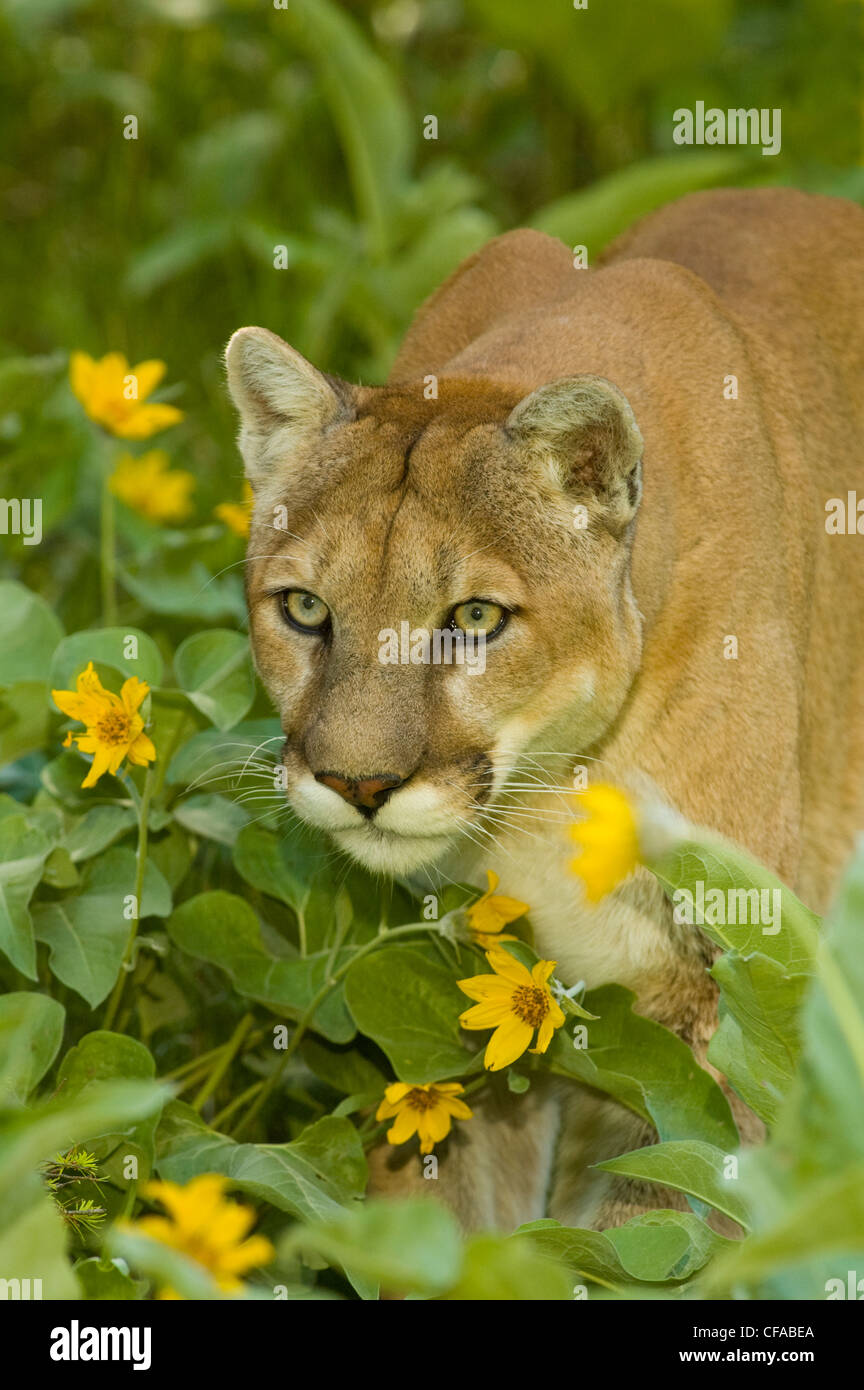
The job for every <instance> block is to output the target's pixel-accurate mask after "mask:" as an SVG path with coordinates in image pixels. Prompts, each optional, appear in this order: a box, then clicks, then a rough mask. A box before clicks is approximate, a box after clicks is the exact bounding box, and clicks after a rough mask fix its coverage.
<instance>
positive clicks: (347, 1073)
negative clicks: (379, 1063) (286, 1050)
mask: <svg viewBox="0 0 864 1390" xmlns="http://www.w3.org/2000/svg"><path fill="white" fill-rule="evenodd" d="M300 1054H301V1056H302V1058H303V1061H304V1062H305V1063H306V1065H307V1067H308V1068H309V1070H310V1071H311V1072H313V1073H314V1075H315V1076H317V1077H318V1078H319V1080H321V1081H326V1082H327V1084H328V1086H332V1087H333V1089H334V1090H336V1091H341V1092H342V1093H343V1095H346V1096H354V1095H359V1094H361V1093H368V1094H375V1095H377V1096H381V1095H383V1093H384V1088H385V1086H387V1085H388V1084H389V1079H388V1077H386V1076H385V1075H384V1074H383V1072H381V1071H379V1070H378V1068H377V1067H376V1066H375V1064H374V1063H373V1062H370V1061H369V1059H368V1057H364V1056H363V1053H362V1052H360V1051H359V1050H358V1049H357V1048H356V1047H334V1046H333V1045H332V1044H331V1043H325V1042H322V1041H321V1039H320V1038H315V1037H311V1036H310V1037H306V1038H304V1039H303V1042H302V1043H301V1045H300Z"/></svg>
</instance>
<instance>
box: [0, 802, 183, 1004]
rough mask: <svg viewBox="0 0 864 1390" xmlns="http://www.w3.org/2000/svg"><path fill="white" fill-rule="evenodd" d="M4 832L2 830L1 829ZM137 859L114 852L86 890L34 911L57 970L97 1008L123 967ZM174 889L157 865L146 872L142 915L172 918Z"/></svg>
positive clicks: (96, 865)
mask: <svg viewBox="0 0 864 1390" xmlns="http://www.w3.org/2000/svg"><path fill="white" fill-rule="evenodd" d="M0 828H2V827H0ZM135 873H136V856H135V854H134V853H133V851H132V850H131V849H112V850H109V851H108V853H107V854H105V855H103V856H102V858H100V859H95V860H93V861H92V862H91V864H90V865H89V866H88V869H87V871H86V873H85V875H84V878H83V881H82V885H81V889H80V892H77V893H75V894H72V895H71V896H70V897H67V898H63V899H62V900H61V901H60V902H53V903H38V904H37V905H36V906H35V908H34V910H33V920H34V930H35V933H36V937H37V940H39V941H43V942H45V944H46V945H47V946H48V948H49V951H50V954H51V969H52V971H53V973H54V974H55V975H56V976H57V978H58V980H62V981H63V983H64V984H66V985H69V987H70V988H71V989H74V990H75V991H76V993H78V994H80V995H81V996H82V998H84V999H86V1000H87V1003H88V1004H89V1005H90V1007H91V1009H95V1008H96V1005H97V1004H100V1003H101V1002H102V1000H103V999H105V998H106V997H107V995H108V994H109V992H110V990H111V988H112V986H113V985H114V982H115V980H116V979H117V973H118V971H119V969H120V963H121V961H122V960H123V954H124V951H125V949H126V943H127V941H128V939H129V932H130V928H131V920H132V918H131V915H127V914H128V913H131V900H132V898H133V897H134V887H135ZM170 911H171V890H170V888H169V887H168V884H167V883H166V882H165V879H164V878H163V877H162V875H161V873H160V872H159V870H158V869H157V868H156V866H155V864H153V863H151V862H149V861H148V863H147V864H146V866H145V870H144V892H143V893H142V895H141V916H142V918H143V917H150V916H156V917H167V916H168V914H169V912H170Z"/></svg>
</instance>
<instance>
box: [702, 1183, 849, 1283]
mask: <svg viewBox="0 0 864 1390" xmlns="http://www.w3.org/2000/svg"><path fill="white" fill-rule="evenodd" d="M850 1250H851V1251H858V1252H859V1254H860V1256H861V1257H864V1164H857V1165H855V1166H853V1167H849V1168H845V1169H843V1170H842V1171H841V1172H840V1173H834V1174H825V1175H824V1176H823V1177H822V1178H821V1180H819V1181H812V1182H811V1183H810V1184H808V1185H807V1187H805V1188H803V1189H802V1191H801V1192H800V1195H799V1197H798V1199H797V1201H793V1202H791V1203H790V1205H789V1206H788V1208H787V1209H786V1211H784V1213H783V1215H782V1216H781V1218H780V1219H779V1220H778V1221H776V1222H774V1223H772V1224H771V1225H770V1226H769V1227H768V1228H767V1229H766V1230H764V1231H757V1232H754V1233H753V1235H751V1236H750V1238H749V1239H748V1240H746V1241H743V1242H741V1243H740V1244H737V1245H736V1246H735V1247H734V1248H733V1249H730V1250H729V1251H728V1252H727V1253H726V1255H725V1257H724V1258H723V1259H722V1260H718V1261H717V1263H716V1264H715V1265H713V1266H712V1267H711V1268H710V1269H709V1270H708V1271H707V1273H706V1276H705V1289H704V1296H705V1297H706V1298H716V1297H718V1295H722V1294H723V1293H725V1292H726V1291H728V1290H731V1289H732V1288H734V1287H735V1286H740V1285H742V1284H750V1283H754V1282H756V1281H759V1280H762V1279H766V1278H767V1277H768V1276H770V1275H771V1274H773V1273H775V1272H776V1271H777V1270H782V1269H784V1268H787V1267H789V1266H794V1265H796V1264H800V1263H801V1262H803V1261H804V1260H806V1259H807V1258H808V1256H811V1255H815V1254H826V1253H828V1254H830V1253H831V1252H832V1251H834V1252H836V1253H837V1254H840V1253H845V1252H847V1251H850ZM840 1273H842V1274H843V1275H844V1276H845V1273H846V1271H845V1268H844V1269H843V1270H842V1271H840V1270H838V1274H840ZM809 1296H810V1297H813V1296H815V1295H814V1293H813V1292H810V1293H809Z"/></svg>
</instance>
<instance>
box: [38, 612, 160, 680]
mask: <svg viewBox="0 0 864 1390" xmlns="http://www.w3.org/2000/svg"><path fill="white" fill-rule="evenodd" d="M127 653H128V655H127ZM90 661H92V662H93V665H94V666H95V667H96V669H97V671H98V670H99V669H100V668H105V667H107V668H109V670H110V671H111V672H118V671H119V673H120V675H121V676H122V677H123V679H124V680H125V679H128V678H129V677H130V676H137V677H138V679H139V680H142V681H146V683H147V684H148V685H151V686H153V685H160V684H161V682H162V669H163V668H162V657H161V656H160V654H159V648H158V647H157V646H156V643H155V642H154V641H153V638H152V637H148V636H147V633H146V632H142V631H141V630H140V628H136V627H100V628H94V629H92V630H91V631H89V632H76V633H73V635H72V636H71V637H65V638H64V639H63V641H62V642H61V643H60V645H59V646H58V648H57V650H56V651H55V653H54V659H53V661H52V663H51V675H50V684H51V688H52V689H53V690H75V688H76V681H77V678H78V676H79V675H80V674H81V672H82V671H84V670H86V669H87V664H88V662H90ZM106 681H107V684H106ZM103 685H106V688H109V689H114V693H115V694H117V695H119V693H120V687H119V685H117V684H116V681H114V682H110V680H109V679H108V678H107V677H106V680H103ZM115 686H116V689H115Z"/></svg>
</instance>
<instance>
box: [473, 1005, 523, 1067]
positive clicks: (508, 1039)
mask: <svg viewBox="0 0 864 1390" xmlns="http://www.w3.org/2000/svg"><path fill="white" fill-rule="evenodd" d="M533 1032H534V1029H533V1028H532V1027H531V1025H530V1024H529V1023H524V1022H523V1021H522V1019H521V1018H517V1017H516V1015H515V1014H508V1016H507V1018H506V1020H505V1021H504V1022H503V1023H502V1024H501V1025H500V1026H499V1027H498V1028H496V1029H495V1032H494V1033H493V1034H492V1036H491V1038H490V1039H489V1042H488V1044H487V1046H486V1055H485V1057H484V1059H483V1063H484V1066H485V1067H486V1069H487V1070H488V1071H500V1070H501V1068H502V1067H509V1065H510V1063H511V1062H515V1061H516V1058H517V1057H521V1056H522V1053H523V1052H524V1051H525V1049H526V1048H527V1047H528V1044H529V1043H530V1042H531V1037H532V1035H533Z"/></svg>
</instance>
